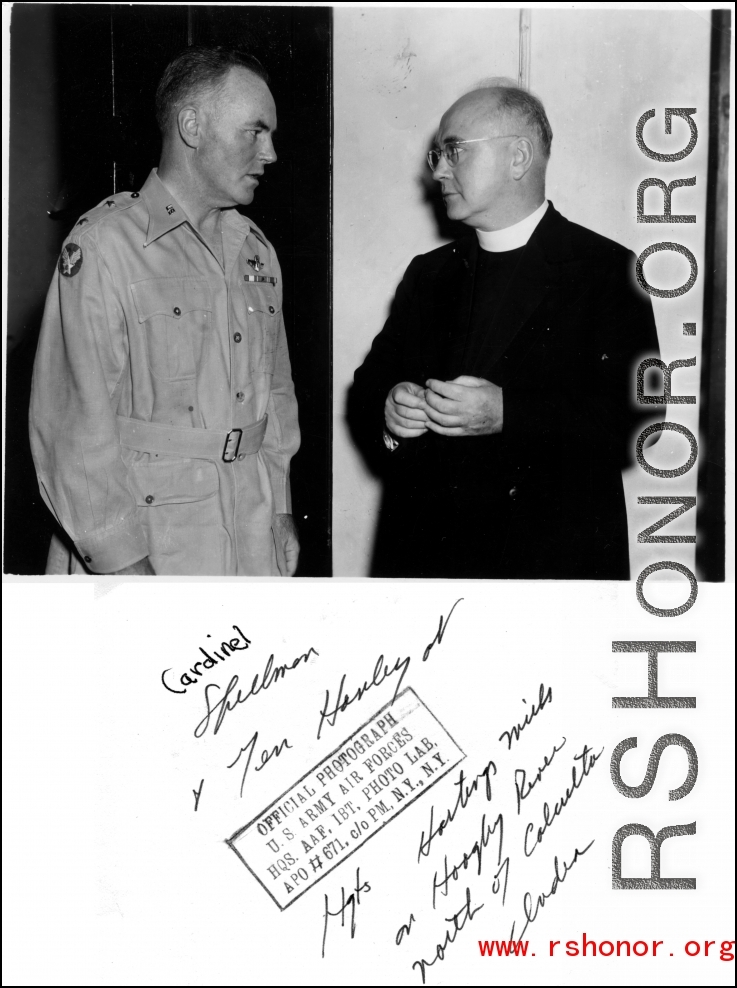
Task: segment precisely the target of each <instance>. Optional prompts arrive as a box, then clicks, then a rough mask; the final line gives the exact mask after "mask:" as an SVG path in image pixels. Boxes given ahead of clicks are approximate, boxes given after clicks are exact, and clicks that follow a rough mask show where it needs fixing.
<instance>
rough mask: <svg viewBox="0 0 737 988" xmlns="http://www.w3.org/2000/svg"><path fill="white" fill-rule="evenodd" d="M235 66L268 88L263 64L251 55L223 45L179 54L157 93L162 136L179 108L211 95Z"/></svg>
mask: <svg viewBox="0 0 737 988" xmlns="http://www.w3.org/2000/svg"><path fill="white" fill-rule="evenodd" d="M234 66H241V67H242V68H244V69H248V71H249V72H253V74H254V75H257V76H258V77H259V79H263V80H264V82H265V83H266V84H267V85H268V84H269V76H268V73H267V72H266V69H265V68H264V67H263V65H262V64H261V62H259V60H258V59H257V58H256V57H255V56H254V55H250V54H248V52H245V51H241V50H239V49H238V48H226V47H225V46H224V45H191V46H190V47H189V48H185V49H184V51H181V52H179V54H178V55H176V56H175V57H174V58H173V59H172V60H171V62H169V64H168V65H167V67H166V69H165V70H164V74H163V76H162V77H161V82H160V83H159V85H158V88H157V90H156V122H157V123H158V125H159V130H160V131H161V133H162V134H164V133H166V130H167V127H168V126H169V124H170V121H171V119H172V117H173V116H175V114H176V113H177V112H178V111H179V109H180V107H181V106H182V105H183V104H184V103H186V102H187V100H189V99H191V98H192V97H193V96H194V95H195V93H196V94H198V95H199V94H201V93H203V92H207V91H208V90H209V91H212V90H213V89H215V88H216V87H217V86H218V85H219V84H220V83H222V82H223V80H224V79H225V76H226V75H227V74H228V72H229V71H230V69H232V68H233V67H234Z"/></svg>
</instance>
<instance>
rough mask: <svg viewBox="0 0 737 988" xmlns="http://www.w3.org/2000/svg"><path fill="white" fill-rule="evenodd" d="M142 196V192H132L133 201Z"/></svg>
mask: <svg viewBox="0 0 737 988" xmlns="http://www.w3.org/2000/svg"><path fill="white" fill-rule="evenodd" d="M140 194H141V193H140V192H131V199H137V198H138V197H139V195H140Z"/></svg>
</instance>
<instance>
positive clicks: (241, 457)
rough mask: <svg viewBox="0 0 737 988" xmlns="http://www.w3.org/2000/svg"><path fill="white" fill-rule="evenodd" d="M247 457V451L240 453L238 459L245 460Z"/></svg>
mask: <svg viewBox="0 0 737 988" xmlns="http://www.w3.org/2000/svg"><path fill="white" fill-rule="evenodd" d="M245 458H246V454H245V453H239V454H238V459H239V460H245Z"/></svg>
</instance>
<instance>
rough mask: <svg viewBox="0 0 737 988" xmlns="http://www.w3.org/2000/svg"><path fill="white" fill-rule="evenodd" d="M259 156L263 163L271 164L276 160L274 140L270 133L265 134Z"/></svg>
mask: <svg viewBox="0 0 737 988" xmlns="http://www.w3.org/2000/svg"><path fill="white" fill-rule="evenodd" d="M260 158H261V160H262V161H263V163H264V164H265V165H272V164H273V163H274V162H275V161H276V149H275V148H274V141H273V139H272V137H271V134H267V135H266V140H265V141H264V145H263V147H262V149H261V153H260Z"/></svg>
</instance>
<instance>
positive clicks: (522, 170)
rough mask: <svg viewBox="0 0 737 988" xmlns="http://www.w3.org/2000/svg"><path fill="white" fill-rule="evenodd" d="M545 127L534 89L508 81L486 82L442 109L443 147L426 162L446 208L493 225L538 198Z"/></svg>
mask: <svg viewBox="0 0 737 988" xmlns="http://www.w3.org/2000/svg"><path fill="white" fill-rule="evenodd" d="M552 138H553V133H552V129H551V127H550V123H549V122H548V118H547V115H546V113H545V110H544V108H543V105H542V103H541V102H540V100H538V99H537V97H535V96H532V94H530V93H528V92H526V91H525V90H522V89H518V88H517V87H513V86H498V85H493V86H486V87H484V88H481V89H476V90H473V91H472V92H470V93H466V95H465V96H462V97H461V98H460V99H459V100H456V102H455V103H454V104H453V105H452V106H451V107H450V108H449V109H448V110H447V111H446V112H445V113H444V114H443V117H442V119H441V121H440V126H439V127H438V131H437V134H436V139H435V143H436V145H437V148H438V150H441V149H442V150H445V152H446V153H445V154H444V155H443V156H442V157H441V158H440V159H439V161H438V163H437V166H436V167H435V168H434V170H433V176H434V177H435V179H436V180H437V181H438V182H440V183H441V186H442V192H443V198H444V200H445V204H446V209H447V211H448V216H449V217H450V218H451V219H455V220H460V221H461V222H463V223H466V224H468V225H469V226H473V227H476V228H478V229H481V230H499V229H504V228H506V227H507V226H511V225H513V224H514V223H517V222H519V220H521V219H523V218H524V217H525V216H528V215H529V214H530V212H532V211H533V210H534V209H535V208H537V206H539V205H541V204H542V202H543V201H544V199H545V169H546V167H547V163H548V158H549V157H550V146H551V142H552Z"/></svg>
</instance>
